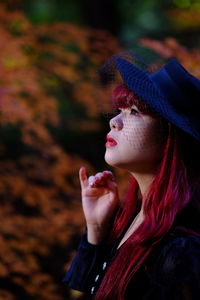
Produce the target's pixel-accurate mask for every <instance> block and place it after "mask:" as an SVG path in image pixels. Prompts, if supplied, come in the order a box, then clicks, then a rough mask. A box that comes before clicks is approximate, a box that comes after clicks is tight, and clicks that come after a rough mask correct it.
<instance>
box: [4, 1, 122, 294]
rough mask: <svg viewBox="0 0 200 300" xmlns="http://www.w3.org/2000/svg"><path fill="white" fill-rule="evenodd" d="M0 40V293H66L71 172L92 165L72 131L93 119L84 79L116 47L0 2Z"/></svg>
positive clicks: (74, 200)
mask: <svg viewBox="0 0 200 300" xmlns="http://www.w3.org/2000/svg"><path fill="white" fill-rule="evenodd" d="M0 45H1V47H0V53H1V55H0V74H1V77H0V84H1V85H0V125H1V127H0V134H1V141H0V175H1V181H0V196H1V202H0V207H1V209H0V215H1V225H0V261H1V262H0V283H1V284H0V299H2V300H3V299H4V300H5V299H8V300H9V299H10V300H12V299H20V300H21V299H26V300H28V299H40V300H47V299H48V300H61V299H67V298H68V299H69V296H67V290H66V288H65V287H63V286H62V284H61V281H62V277H63V275H64V266H65V263H66V261H67V260H69V259H70V257H71V255H72V250H73V249H74V247H75V245H77V241H78V239H77V237H78V236H79V235H80V232H81V231H82V229H83V226H84V222H83V216H82V212H81V207H80V201H79V199H80V190H79V182H78V177H77V174H78V169H79V167H80V166H81V165H82V164H84V165H86V166H87V167H88V169H89V170H90V171H91V170H92V166H91V163H90V162H89V160H86V159H85V158H82V157H81V153H80V151H81V150H82V151H84V149H78V148H84V147H80V144H79V141H78V140H77V137H79V136H80V135H82V136H84V135H85V133H86V132H87V133H88V134H89V132H94V134H95V133H96V132H97V131H98V130H99V128H100V127H101V123H100V120H99V117H98V115H99V110H98V107H97V106H96V104H95V101H94V100H93V98H94V92H95V90H94V88H95V86H94V84H93V83H92V80H93V76H94V72H95V70H96V68H97V66H99V65H100V64H101V63H102V62H103V61H104V60H105V58H106V57H107V56H109V55H111V54H112V53H113V52H116V51H119V46H118V43H117V41H116V40H115V39H114V38H113V37H111V36H110V35H109V34H107V33H105V32H103V31H95V30H91V29H86V28H85V29H84V28H80V27H78V26H75V25H71V24H66V23H65V24H64V23H56V24H53V25H41V26H38V27H34V26H33V25H32V24H31V23H30V22H29V21H28V20H27V19H26V18H25V17H24V15H23V14H21V13H19V12H17V11H12V12H11V11H7V10H6V9H5V8H4V7H3V6H2V5H1V6H0ZM72 144H74V147H73V148H72V149H73V151H72V150H71V151H68V152H67V151H66V148H67V147H69V148H70V147H71V145H72ZM70 149H71V148H70ZM74 149H78V150H79V151H77V152H75V151H74Z"/></svg>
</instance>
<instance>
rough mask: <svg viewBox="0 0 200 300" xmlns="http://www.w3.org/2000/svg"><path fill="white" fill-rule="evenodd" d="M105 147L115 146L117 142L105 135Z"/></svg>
mask: <svg viewBox="0 0 200 300" xmlns="http://www.w3.org/2000/svg"><path fill="white" fill-rule="evenodd" d="M106 140H107V142H106V147H113V146H116V145H117V142H116V141H115V140H114V139H113V138H111V137H110V136H109V135H107V136H106Z"/></svg>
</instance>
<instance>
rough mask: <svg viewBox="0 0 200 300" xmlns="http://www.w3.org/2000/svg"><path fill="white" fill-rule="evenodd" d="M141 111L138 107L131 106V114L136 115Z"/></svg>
mask: <svg viewBox="0 0 200 300" xmlns="http://www.w3.org/2000/svg"><path fill="white" fill-rule="evenodd" d="M138 113H139V111H137V110H136V109H134V108H131V115H136V114H138Z"/></svg>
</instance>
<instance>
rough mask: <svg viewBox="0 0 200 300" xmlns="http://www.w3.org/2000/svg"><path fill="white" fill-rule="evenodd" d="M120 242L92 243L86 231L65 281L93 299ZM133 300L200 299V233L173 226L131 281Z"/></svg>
mask: <svg viewBox="0 0 200 300" xmlns="http://www.w3.org/2000/svg"><path fill="white" fill-rule="evenodd" d="M190 218H191V216H190ZM176 223H177V222H175V224H176ZM120 240H121V238H120ZM118 244H119V239H118V240H116V241H115V243H113V245H112V247H110V245H109V246H108V244H107V243H106V241H104V242H102V243H101V244H99V245H92V244H90V243H88V241H87V235H86V233H85V234H84V235H83V237H82V239H81V242H80V245H79V248H78V252H77V255H76V257H75V259H74V260H73V263H72V265H71V267H70V269H69V271H68V272H67V274H66V275H65V278H64V281H65V282H66V283H67V284H68V286H69V287H71V288H73V289H76V290H79V291H84V292H86V293H88V299H90V297H92V296H91V295H92V294H95V293H96V291H97V289H98V287H99V285H100V283H101V281H102V278H103V276H104V274H105V272H106V269H107V267H108V265H109V262H110V261H111V260H112V257H113V256H114V254H115V252H116V251H120V249H119V250H117V246H118ZM89 295H90V296H89ZM132 299H133V300H199V299H200V236H199V237H198V236H196V235H193V234H189V233H186V232H184V231H182V230H180V229H178V227H174V226H173V228H172V229H171V230H170V231H169V233H167V234H166V235H165V237H164V238H163V239H162V241H161V242H159V243H158V244H157V245H156V246H155V248H154V249H153V250H152V252H151V253H150V255H149V256H148V258H147V259H146V261H145V262H144V263H143V265H142V266H141V267H140V269H139V270H138V271H137V272H136V273H135V275H134V276H133V278H132V280H131V281H130V282H129V284H128V287H127V291H126V294H125V300H132ZM113 300H114V299H113Z"/></svg>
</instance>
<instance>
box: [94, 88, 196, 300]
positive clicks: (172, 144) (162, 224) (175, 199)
mask: <svg viewBox="0 0 200 300" xmlns="http://www.w3.org/2000/svg"><path fill="white" fill-rule="evenodd" d="M124 94H127V95H128V100H127V99H126V100H125V98H124V97H122V96H123V95H124ZM131 94H132V98H131ZM113 95H114V96H113V98H114V100H115V99H116V102H117V103H120V101H123V99H124V100H125V101H126V104H125V105H127V106H130V105H132V104H130V103H133V101H135V99H137V101H138V103H142V100H140V99H139V98H138V97H136V95H135V94H134V93H132V92H131V91H130V90H129V89H128V88H127V87H126V86H125V85H120V86H118V87H117V89H115V91H114V93H113ZM134 104H136V103H135V102H134ZM127 106H126V107H127ZM118 107H119V106H118ZM145 107H146V108H145ZM140 108H141V107H140ZM144 108H145V109H148V107H147V105H146V104H145V106H144ZM149 111H150V110H149ZM180 132H181V131H180ZM181 135H183V136H182V137H181ZM187 136H188V135H187V134H184V133H180V134H179V129H177V128H176V127H174V126H173V125H171V124H169V126H168V136H167V138H166V145H165V149H164V154H163V159H162V162H161V163H160V166H159V167H158V170H157V174H156V176H155V178H154V181H153V182H152V184H151V186H150V188H149V191H148V194H147V195H146V197H145V202H144V216H145V218H144V221H143V222H142V224H141V225H140V226H139V227H138V228H137V229H136V231H135V232H134V234H132V236H130V237H129V238H128V240H127V241H126V242H125V243H124V245H123V247H122V248H121V249H120V251H118V252H117V254H116V256H115V257H114V260H113V262H112V264H111V265H110V266H109V267H108V270H107V272H106V274H105V276H104V278H103V281H102V283H101V285H100V287H99V290H98V291H97V294H96V296H95V300H104V299H118V300H122V299H124V295H125V291H126V287H127V285H128V283H129V281H130V279H131V278H132V277H133V276H134V274H135V273H136V272H137V270H138V269H139V268H140V266H141V265H142V264H143V263H144V261H145V260H146V259H147V257H148V256H149V254H150V253H151V251H152V249H153V248H154V246H155V245H156V244H157V243H158V242H159V241H160V240H161V239H162V238H163V237H164V236H165V234H166V233H167V232H168V231H169V230H170V229H171V228H172V226H173V224H174V220H175V217H176V216H177V215H178V214H179V212H181V210H182V209H183V208H184V207H185V206H186V205H187V204H188V203H189V202H190V201H191V199H192V195H193V194H194V193H195V192H196V191H197V190H198V197H199V194H200V193H199V166H198V167H196V171H195V170H194V168H195V166H194V165H195V163H194V162H193V164H192V166H191V161H192V158H191V159H189V160H188V161H187V159H186V158H188V156H190V155H191V154H192V150H191V149H195V147H192V145H191V143H193V142H194V144H195V143H196V142H195V141H194V139H193V138H190V137H188V139H189V140H190V139H191V143H190V144H188V143H187V142H185V144H187V146H188V147H187V149H185V148H184V149H183V148H182V147H181V140H184V139H185V138H186V139H187ZM180 137H181V138H180ZM195 145H196V144H195ZM197 145H198V150H199V144H198V143H197ZM189 147H190V148H189ZM188 149H190V150H188ZM198 150H197V149H195V150H194V152H195V151H196V154H197V153H198ZM183 151H185V153H186V155H185V156H184V153H183ZM189 152H191V153H189ZM197 155H198V154H197ZM193 159H194V157H193ZM197 187H198V188H197ZM139 193H140V192H139V186H138V184H137V182H136V180H135V179H134V178H133V177H132V179H131V183H130V187H129V191H128V194H127V197H126V199H125V201H124V204H123V207H122V208H121V209H119V211H118V213H117V215H116V218H115V221H114V224H113V228H112V230H111V234H110V239H111V240H114V239H116V238H117V237H118V236H119V234H120V233H121V232H122V231H123V229H124V228H125V226H126V225H127V222H128V221H129V219H130V217H131V216H132V215H133V213H134V212H135V211H136V209H137V208H138V206H141V199H140V197H139ZM198 199H199V198H198ZM197 235H198V233H197Z"/></svg>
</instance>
